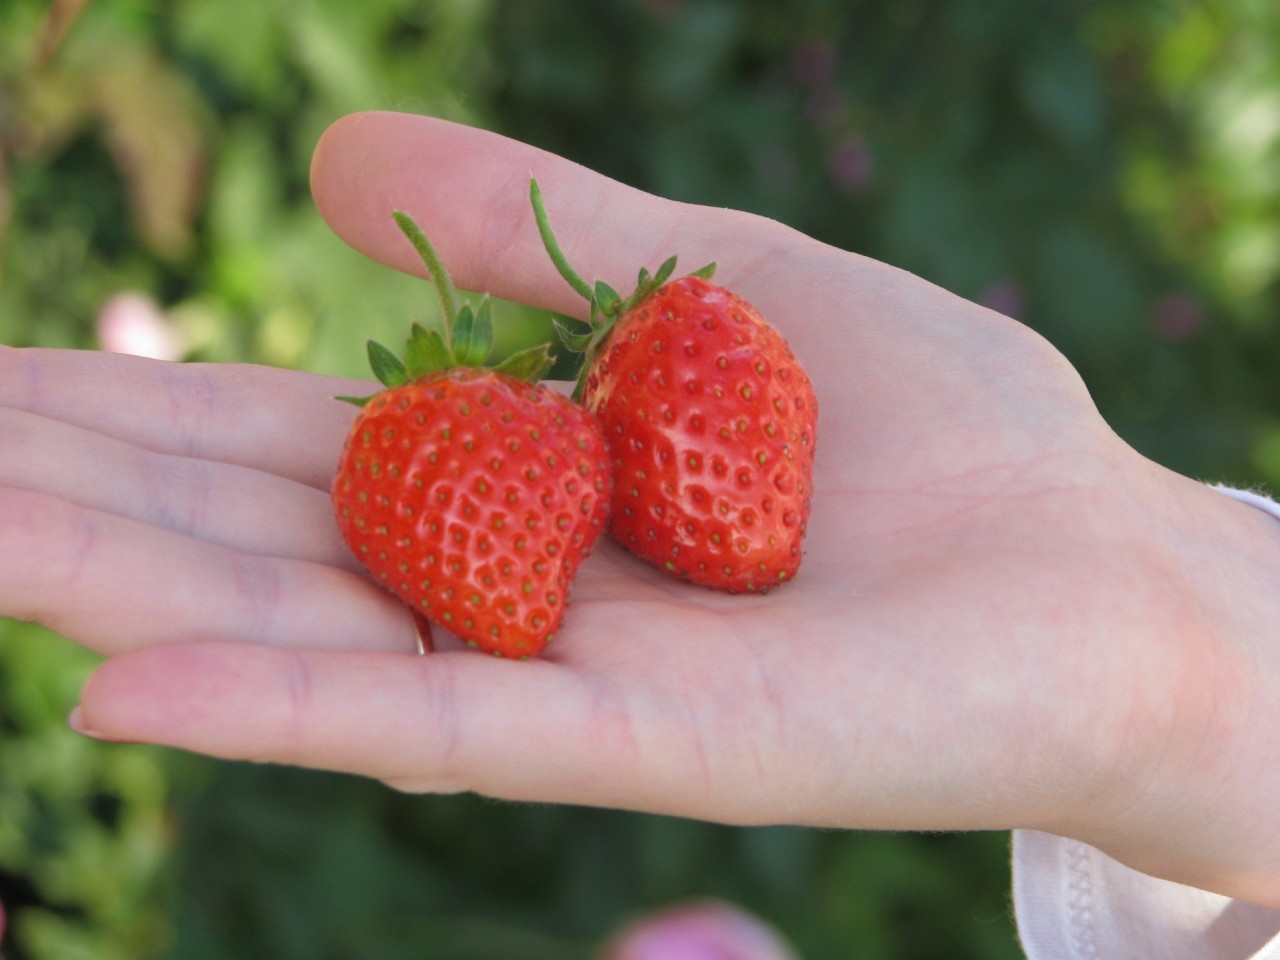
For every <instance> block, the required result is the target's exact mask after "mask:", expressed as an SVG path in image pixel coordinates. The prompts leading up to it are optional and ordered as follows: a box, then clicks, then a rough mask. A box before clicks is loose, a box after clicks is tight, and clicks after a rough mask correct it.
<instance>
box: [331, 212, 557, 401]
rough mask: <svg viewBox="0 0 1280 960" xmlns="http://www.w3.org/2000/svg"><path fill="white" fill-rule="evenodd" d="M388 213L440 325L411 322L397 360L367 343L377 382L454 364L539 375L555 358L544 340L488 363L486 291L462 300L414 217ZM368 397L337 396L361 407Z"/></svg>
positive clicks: (523, 376) (395, 381) (409, 378)
mask: <svg viewBox="0 0 1280 960" xmlns="http://www.w3.org/2000/svg"><path fill="white" fill-rule="evenodd" d="M392 216H393V217H394V218H395V221H396V225H397V226H399V227H400V231H401V232H402V233H403V234H404V235H405V237H407V238H408V240H409V242H410V243H411V244H413V248H414V250H416V251H417V253H418V257H419V259H421V260H422V263H423V266H425V267H426V269H427V275H428V276H429V277H430V279H431V282H432V284H433V285H434V286H435V289H436V295H437V296H438V297H439V300H440V312H441V316H442V320H443V323H442V325H441V327H440V328H439V329H435V328H433V329H427V328H426V327H423V326H422V324H420V323H417V322H415V323H414V324H413V325H412V327H411V328H410V331H409V337H408V340H407V341H406V343H405V350H404V356H403V358H402V357H400V356H399V355H397V354H396V353H395V352H394V351H392V350H390V349H388V348H387V347H385V346H383V345H382V344H380V343H378V342H377V341H376V340H370V341H368V353H369V366H370V368H371V369H372V370H373V374H374V376H376V377H377V378H378V381H379V382H380V383H382V384H383V385H384V386H386V387H388V388H395V387H401V386H404V385H405V384H406V383H412V382H413V381H415V380H419V379H421V378H422V377H425V376H428V375H429V374H432V373H437V372H439V371H442V370H450V369H455V368H458V367H475V368H483V369H487V370H493V371H495V372H497V373H503V374H506V375H507V376H511V377H515V378H516V379H519V380H527V381H529V382H531V383H536V382H537V381H539V380H541V379H542V378H543V377H545V376H546V375H547V373H548V372H549V371H550V370H551V366H552V364H553V363H554V359H555V358H554V357H552V355H551V348H550V345H549V344H546V343H541V344H538V345H537V346H534V347H529V348H527V349H525V350H520V351H518V352H516V353H513V354H511V355H510V356H508V357H506V358H505V359H503V360H502V361H500V362H499V363H496V364H489V363H488V360H489V355H490V354H491V353H492V351H493V302H492V301H491V300H490V299H489V297H488V295H485V296H483V297H481V299H480V301H479V303H477V304H475V305H474V306H473V305H472V304H470V303H466V302H464V301H463V300H462V298H461V297H460V296H459V294H458V289H457V287H455V286H454V285H453V280H452V279H451V278H450V276H449V272H448V271H447V270H446V269H445V267H444V263H443V261H441V259H440V256H439V254H437V253H436V250H435V247H433V246H432V245H431V241H430V240H428V239H427V235H426V234H425V233H424V232H423V231H422V228H421V227H420V226H418V224H417V221H415V220H414V219H413V217H411V216H410V215H409V214H407V213H405V212H404V211H402V210H395V211H392ZM373 396H377V394H374V395H373ZM373 396H368V397H338V398H337V399H339V400H343V401H345V402H347V403H351V404H354V405H355V406H357V407H363V406H364V405H365V404H367V403H368V402H369V401H370V400H372V399H373Z"/></svg>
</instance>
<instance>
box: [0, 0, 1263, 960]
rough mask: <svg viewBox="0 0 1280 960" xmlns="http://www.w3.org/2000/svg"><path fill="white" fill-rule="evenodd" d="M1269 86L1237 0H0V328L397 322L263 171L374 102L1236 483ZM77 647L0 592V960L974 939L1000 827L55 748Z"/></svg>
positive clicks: (1257, 296) (915, 951)
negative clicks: (1070, 371) (744, 214)
mask: <svg viewBox="0 0 1280 960" xmlns="http://www.w3.org/2000/svg"><path fill="white" fill-rule="evenodd" d="M1277 91H1280V8H1278V7H1276V6H1275V5H1274V4H1267V3H1259V2H1257V0H1223V2H1220V3H1216V4H1212V5H1205V4H1183V5H1169V4H1161V3H1155V2H1151V0H1145V2H1137V3H1133V2H1128V0H1099V2H1095V3H1092V4H1087V5H1080V4H1073V3H1067V2H1056V3H1055V2H1050V3H1043V4H1027V3H1022V2H1016V0H901V2H895V3H893V4H881V3H874V2H871V0H849V2H843V3H840V4H835V3H831V2H829V0H793V2H789V3H787V4H778V3H773V2H769V0H601V2H597V3H591V4H582V3H571V2H568V0H365V2H361V3H359V4H353V3H349V2H346V0H292V2H289V3H284V2H280V0H266V2H263V0H219V2H210V0H174V2H160V0H94V2H90V3H85V4H82V3H77V2H58V3H53V4H50V3H46V2H44V0H8V2H7V3H4V4H0V341H3V342H6V343H14V344H41V345H61V346H92V345H93V344H94V343H95V329H94V318H95V315H96V314H97V312H98V311H99V309H100V307H101V305H102V304H103V303H104V302H105V301H106V300H107V299H108V298H110V297H111V296H112V295H114V294H116V293H119V292H121V291H129V290H136V291H141V292H143V293H145V294H146V295H148V296H149V297H151V298H152V299H153V300H154V301H155V302H156V303H157V305H158V307H159V308H160V309H161V310H162V311H163V315H164V318H165V320H166V322H168V323H169V324H170V325H172V327H173V328H174V329H176V330H177V332H178V335H179V336H180V338H181V340H182V343H183V349H184V356H187V357H191V358H200V359H211V360H223V361H233V360H249V361H255V362H264V363H272V364H280V365H291V366H299V367H304V368H307V369H311V370H316V371H321V372H328V373H336V374H343V375H349V376H355V377H359V376H364V375H365V374H366V368H365V357H364V343H365V341H366V340H367V339H368V338H371V337H372V338H376V339H382V340H390V341H393V342H398V341H399V338H400V337H401V336H402V335H403V330H404V324H405V320H406V319H407V318H410V317H417V318H418V319H420V320H421V321H422V323H423V324H424V325H425V326H427V327H433V326H438V325H439V311H438V309H437V308H436V307H435V306H434V305H433V304H432V300H431V297H430V296H428V295H427V294H426V291H425V288H424V287H423V283H422V281H421V280H420V279H417V278H409V277H400V278H397V277H395V276H393V275H392V274H391V273H390V272H389V271H387V270H386V269H385V268H384V267H381V266H378V265H375V264H371V263H367V262H365V261H363V260H362V259H361V258H360V257H358V256H356V255H355V254H353V253H352V252H351V251H350V250H349V249H348V248H346V247H345V246H344V245H343V244H342V243H341V242H340V241H338V240H337V239H336V238H334V237H333V236H332V235H331V234H330V233H329V231H328V229H327V228H326V227H325V225H324V224H323V222H322V221H321V220H320V218H319V217H318V216H317V214H316V212H315V211H314V209H313V208H312V206H311V204H310V200H309V197H308V192H307V170H308V164H309V158H310V154H311V150H312V148H313V146H314V144H315V141H316V139H317V138H318V137H319V135H320V133H321V132H322V131H323V129H324V128H325V126H326V125H327V124H328V123H329V122H331V121H332V120H333V119H335V118H336V117H338V116H340V115H341V114H343V113H346V112H349V111H352V110H358V109H365V108H370V107H375V108H377V107H380V108H392V109H400V110H409V111H416V112H424V113H433V114H437V115H441V116H445V117H450V118H453V119H458V120H463V121H467V122H472V123H479V124H483V125H485V126H489V127H492V128H494V129H497V130H500V131H503V132H506V133H508V134H511V135H513V136H516V137H520V138H524V139H527V140H530V141H532V142H535V143H537V144H539V145H540V146H543V147H546V148H548V149H551V150H556V151H558V152H561V153H564V154H566V155H568V156H570V157H573V158H574V159H577V160H579V161H582V162H584V163H586V164H588V165H590V166H593V167H595V168H597V169H600V170H602V171H603V172H605V173H608V174H610V175H612V176H615V177H618V178H620V179H623V180H626V181H628V182H631V183H634V184H636V185H638V186H641V187H645V188H648V189H652V190H655V191H657V192H660V193H663V194H666V195H668V196H672V197H675V198H678V199H684V200H689V201H695V202H699V203H706V204H713V205H715V204H724V205H731V206H736V207H741V208H744V209H748V210H753V211H756V212H758V213H761V214H764V215H767V216H772V217H776V218H778V219H781V220H783V221H785V222H787V223H789V224H791V225H793V226H795V227H797V228H799V229H801V230H804V231H806V232H808V233H811V234H813V235H815V236H817V237H819V238H821V239H823V240H825V241H827V242H830V243H833V244H836V245H838V246H841V247H845V248H847V249H852V250H856V251H858V252H860V253H864V254H867V255H870V256H873V257H877V258H879V259H883V260H887V261H889V262H891V263H894V264H896V265H898V266H900V267H903V268H905V269H908V270H912V271H914V272H916V273H919V274H921V275H923V276H925V277H927V278H929V279H931V280H934V281H936V282H938V283H940V284H942V285H944V286H946V287H948V288H949V289H952V290H954V291H955V292H957V293H959V294H961V295H963V296H966V297H970V298H974V299H977V300H979V301H981V302H984V303H986V304H988V305H989V306H991V307H993V308H995V309H999V310H1002V311H1004V312H1008V313H1011V314H1013V315H1015V316H1017V317H1018V318H1019V319H1021V320H1023V321H1025V322H1027V323H1029V324H1030V325H1031V326H1033V327H1034V328H1036V329H1037V330H1039V331H1040V332H1042V333H1043V334H1044V335H1045V336H1046V337H1048V338H1049V339H1051V340H1052V341H1053V342H1054V343H1056V344H1057V345H1058V346H1060V347H1061V348H1062V349H1063V350H1064V351H1065V352H1066V353H1067V354H1068V356H1069V357H1070V358H1071V360H1072V361H1073V362H1074V363H1075V364H1076V365H1077V366H1078V367H1079V368H1080V370H1081V371H1082V373H1083V374H1084V376H1085V378H1086V380H1087V382H1088V384H1089V386H1090V388H1091V389H1092V391H1093V393H1094V395H1095V397H1096V399H1097V401H1098V403H1099V405H1100V407H1101V408H1102V410H1103V412H1104V413H1105V414H1106V416H1107V417H1108V419H1109V420H1110V421H1111V422H1112V423H1113V424H1114V425H1115V426H1116V428H1117V429H1118V430H1119V431H1120V432H1121V433H1122V434H1123V435H1124V436H1125V437H1127V438H1128V439H1129V440H1131V441H1132V442H1133V443H1135V444H1136V445H1137V446H1138V447H1139V448H1140V449H1142V450H1144V451H1145V452H1147V453H1148V454H1150V455H1151V456H1153V457H1154V458H1155V459H1157V460H1160V461H1162V462H1164V463H1166V464H1168V465H1170V466H1171V467H1174V468H1175V469H1178V470H1181V471H1183V472H1187V473H1190V474H1192V475H1197V476H1206V477H1215V478H1216V477H1229V478H1231V479H1234V480H1235V481H1237V482H1241V481H1243V482H1249V481H1255V482H1260V483H1269V484H1271V485H1273V487H1280V377H1277V376H1276V375H1275V371H1276V369H1277V368H1278V367H1280V337H1278V336H1277V335H1276V334H1277V324H1278V323H1280V311H1278V310H1277V306H1278V305H1280V304H1278V302H1277V301H1278V297H1280V178H1278V177H1277V176H1276V173H1275V171H1276V170H1277V169H1280V94H1277ZM552 213H553V214H554V211H553V212H552ZM669 252H671V253H676V254H679V253H680V251H679V250H673V251H669ZM494 326H495V329H496V332H497V337H498V344H497V353H498V355H499V356H504V355H507V356H509V355H510V354H512V353H513V352H515V351H517V350H519V349H520V348H522V347H525V346H527V345H529V344H531V343H534V342H537V341H539V340H542V339H545V338H546V337H547V336H549V335H550V326H549V322H548V318H546V317H544V316H541V315H538V314H535V313H532V312H530V311H527V310H525V309H523V308H520V307H517V306H515V305H512V304H503V303H496V304H495V317H494ZM91 663H92V658H90V657H88V656H87V655H84V654H81V653H78V652H76V651H75V650H74V649H73V648H71V647H70V645H68V644H66V643H65V642H62V641H60V640H59V639H57V638H55V637H53V636H51V635H49V634H48V633H46V632H44V631H42V630H39V629H37V628H34V627H30V626H27V625H20V624H16V623H11V622H0V899H3V900H4V901H5V903H6V904H7V905H8V906H9V908H10V911H11V914H12V917H13V929H12V939H11V942H10V943H7V944H6V948H5V949H6V956H7V957H10V960H14V958H17V960H24V958H25V960H64V958H76V957H82V956H83V957H93V958H95V960H111V958H114V957H121V958H123V957H130V958H135V960H148V958H161V957H173V958H182V960H202V958H206V957H207V958H214V957H218V958H222V957H246V958H254V957H264V958H266V957H270V958H272V960H277V958H289V957H294V956H297V957H304V956H305V957H307V958H309V960H311V958H326V957H334V958H339V957H341V958H351V957H365V956H367V957H370V958H373V957H377V958H379V960H394V958H396V957H410V956H412V957H415V958H423V957H427V958H429V957H449V958H452V960H458V958H477V960H489V958H498V957H503V958H506V957H513V956H515V957H523V958H532V960H538V958H541V957H547V958H552V957H555V958H568V960H574V958H583V960H586V958H588V957H591V956H592V952H593V949H594V945H595V944H597V943H598V942H599V941H600V940H601V939H602V938H603V937H604V936H606V935H607V934H608V933H609V932H610V931H611V930H613V929H615V928H616V927H617V925H619V924H620V923H621V922H623V921H624V920H626V919H630V918H632V917H634V916H636V915H638V914H640V913H641V912H643V911H645V910H648V909H651V908H655V907H658V906H661V905H665V904H668V903H671V902H674V901H678V900H681V899H684V898H688V897H694V896H705V895H717V896H722V897H726V898H728V899H732V900H734V901H736V902H738V903H741V904H742V905H744V906H746V907H748V908H750V909H754V910H756V911H758V912H759V913H760V914H761V915H762V916H763V917H764V918H765V919H767V920H770V921H772V922H775V923H777V924H778V925H780V926H781V927H782V929H783V930H784V931H785V932H786V934H787V935H788V936H789V937H790V938H791V939H792V940H794V942H795V943H796V945H797V946H798V947H799V948H800V949H801V951H802V952H803V954H804V956H805V957H806V958H807V960H823V958H845V957H849V956H869V957H870V956H876V957H886V958H894V960H915V958H926V957H928V958H932V957H936V956H947V957H953V958H956V960H1002V958H1010V957H1014V956H1016V955H1017V951H1016V948H1015V946H1014V943H1013V938H1012V936H1013V935H1012V927H1011V923H1010V918H1009V916H1008V911H1007V906H1006V897H1007V884H1008V876H1007V866H1006V862H1005V861H1006V856H1007V854H1006V850H1005V839H1004V838H1003V837H1001V836H994V835H975V836H955V837H916V836H894V835H880V834H861V835H845V834H838V833H818V832H814V831H807V830H797V829H785V828H771V829H755V830H739V829H730V828H723V827H715V826H707V825H703V824H696V823H690V822H686V821H680V820H671V819H666V818H658V817H645V816H637V815H630V814H623V813H617V812H606V811H590V810H577V809H560V808H549V807H530V806H519V805H511V804H499V803H492V802H487V801H483V800H479V799H476V798H474V797H433V798H419V797H406V796H401V795H398V794H394V793H392V792H390V791H388V790H386V789H384V788H382V787H379V786H377V785H375V784H371V783H366V782H361V781H357V780H354V779H351V778H344V777H337V776H329V775H321V774H313V773H306V772H301V771H292V770H281V769H271V768H260V767H253V766H245V765H228V764H213V763H210V762H206V761H202V760H195V759H192V758H180V757H177V756H174V755H172V754H166V753H163V752H159V751H151V750H143V749H137V748H129V747H112V746H105V745H99V744H89V743H86V742H84V741H82V740H81V739H80V738H78V737H76V736H74V735H73V734H71V733H70V732H68V731H67V730H66V728H65V715H66V713H67V711H68V710H69V709H70V707H71V706H72V705H73V704H74V702H75V699H76V695H77V690H78V688H79V684H80V682H81V680H82V679H83V677H84V675H85V674H86V672H87V670H88V669H89V667H90V665H91Z"/></svg>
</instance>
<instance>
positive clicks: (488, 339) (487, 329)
mask: <svg viewBox="0 0 1280 960" xmlns="http://www.w3.org/2000/svg"><path fill="white" fill-rule="evenodd" d="M492 349H493V301H492V300H490V299H489V298H488V297H485V299H483V300H481V301H480V305H479V306H478V307H476V309H475V316H474V319H473V321H472V325H471V342H470V343H469V344H467V349H466V350H465V351H460V352H459V353H458V362H459V363H460V364H462V365H463V366H467V367H478V366H480V365H481V364H483V363H484V362H485V360H486V359H488V357H489V351H491V350H492Z"/></svg>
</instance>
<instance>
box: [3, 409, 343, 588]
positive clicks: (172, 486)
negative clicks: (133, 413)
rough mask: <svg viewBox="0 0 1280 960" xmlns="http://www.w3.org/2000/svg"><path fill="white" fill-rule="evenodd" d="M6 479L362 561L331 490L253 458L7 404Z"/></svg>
mask: <svg viewBox="0 0 1280 960" xmlns="http://www.w3.org/2000/svg"><path fill="white" fill-rule="evenodd" d="M0 486H7V487H15V488H20V489H26V490H33V491H40V492H43V493H46V494H49V495H50V496H53V497H57V498H59V499H62V500H67V501H70V502H72V503H75V504H77V505H78V506H81V507H87V508H90V509H92V510H95V511H100V512H104V513H113V514H116V515H118V516H121V517H125V518H128V519H132V520H137V521H140V522H142V523H144V524H148V525H151V526H155V527H160V528H162V529H165V530H169V531H171V532H173V533H180V534H182V535H184V536H186V537H191V538H194V539H198V540H208V541H210V542H212V543H220V544H223V545H225V546H229V547H233V548H235V549H236V550H240V551H242V552H245V553H257V554H264V555H268V556H275V557H291V558H294V559H298V560H310V561H312V562H315V563H324V564H329V565H332V566H346V567H349V568H351V569H356V563H355V560H354V558H353V557H352V556H351V554H350V551H348V550H347V549H346V548H345V546H344V545H343V543H342V541H341V538H340V537H339V536H338V532H337V528H336V527H335V525H334V524H333V522H332V506H331V503H330V500H329V497H328V495H327V494H326V493H325V492H324V491H321V490H316V489H315V488H313V487H310V486H307V485H306V484H302V483H299V482H297V481H294V480H289V479H286V478H284V477H279V476H276V475H275V474H271V473H265V472H263V471H260V470H253V469H250V468H248V467H240V466H236V465H234V464H225V463H218V462H216V461H212V460H201V459H196V458H192V457H181V456H175V455H173V454H166V453H155V452H152V451H149V450H145V449H142V448H140V447H135V446H133V445H131V444H128V443H124V442H122V441H119V440H115V439H112V438H111V437H107V436H105V435H103V434H99V433H94V432H93V431H90V430H85V429H83V428H81V427H76V426H73V425H71V424H67V423H63V422H62V421H59V420H51V419H48V418H46V417H40V416H36V415H34V414H30V413H26V412H24V411H20V410H14V409H11V408H4V407H0Z"/></svg>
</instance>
